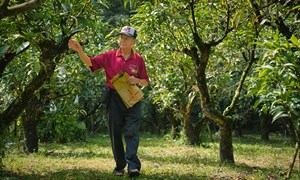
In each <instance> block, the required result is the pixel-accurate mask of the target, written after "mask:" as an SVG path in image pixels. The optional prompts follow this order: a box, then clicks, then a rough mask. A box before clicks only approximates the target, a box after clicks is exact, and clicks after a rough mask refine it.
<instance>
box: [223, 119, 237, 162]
mask: <svg viewBox="0 0 300 180" xmlns="http://www.w3.org/2000/svg"><path fill="white" fill-rule="evenodd" d="M220 133H221V141H220V159H221V162H225V163H234V157H233V146H232V122H231V121H227V122H226V124H225V125H224V126H220Z"/></svg>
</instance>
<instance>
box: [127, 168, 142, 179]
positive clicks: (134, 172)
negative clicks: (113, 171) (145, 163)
mask: <svg viewBox="0 0 300 180" xmlns="http://www.w3.org/2000/svg"><path fill="white" fill-rule="evenodd" d="M139 175H140V170H138V169H132V170H130V171H129V177H130V178H133V177H137V176H139Z"/></svg>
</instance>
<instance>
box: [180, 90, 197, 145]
mask: <svg viewBox="0 0 300 180" xmlns="http://www.w3.org/2000/svg"><path fill="white" fill-rule="evenodd" d="M195 99H196V94H195V92H192V93H191V94H190V95H189V100H188V103H187V105H186V111H185V115H184V122H183V127H184V132H185V136H186V137H187V139H188V142H189V144H197V143H198V142H199V134H198V136H197V133H196V132H195V129H194V127H193V125H192V122H191V109H192V107H193V104H194V102H195Z"/></svg>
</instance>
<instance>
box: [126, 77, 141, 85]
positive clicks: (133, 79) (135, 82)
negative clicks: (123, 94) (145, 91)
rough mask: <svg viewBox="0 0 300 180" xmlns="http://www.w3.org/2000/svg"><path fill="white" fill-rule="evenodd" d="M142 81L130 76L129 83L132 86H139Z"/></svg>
mask: <svg viewBox="0 0 300 180" xmlns="http://www.w3.org/2000/svg"><path fill="white" fill-rule="evenodd" d="M140 81H141V80H140V79H139V78H136V77H134V76H130V77H129V78H128V83H129V84H131V85H134V84H136V85H139V83H140Z"/></svg>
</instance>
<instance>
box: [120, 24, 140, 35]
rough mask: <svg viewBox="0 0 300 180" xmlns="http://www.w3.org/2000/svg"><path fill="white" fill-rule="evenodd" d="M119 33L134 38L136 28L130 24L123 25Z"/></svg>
mask: <svg viewBox="0 0 300 180" xmlns="http://www.w3.org/2000/svg"><path fill="white" fill-rule="evenodd" d="M119 34H125V35H127V36H131V37H133V38H136V36H137V32H136V30H135V29H134V28H133V27H130V26H124V27H123V28H122V30H121V32H120V33H119Z"/></svg>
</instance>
